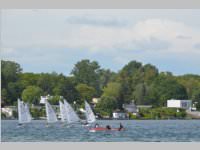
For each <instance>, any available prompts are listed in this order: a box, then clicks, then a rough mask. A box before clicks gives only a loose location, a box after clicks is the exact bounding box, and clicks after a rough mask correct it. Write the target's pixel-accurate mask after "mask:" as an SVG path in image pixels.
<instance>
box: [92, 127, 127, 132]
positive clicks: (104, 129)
mask: <svg viewBox="0 0 200 150" xmlns="http://www.w3.org/2000/svg"><path fill="white" fill-rule="evenodd" d="M124 130H125V129H124V128H122V129H120V128H111V129H108V128H104V127H97V128H90V129H89V131H90V132H96V131H124Z"/></svg>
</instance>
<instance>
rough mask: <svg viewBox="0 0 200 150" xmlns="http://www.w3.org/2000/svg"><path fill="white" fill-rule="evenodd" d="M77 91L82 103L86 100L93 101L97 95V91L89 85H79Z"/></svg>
mask: <svg viewBox="0 0 200 150" xmlns="http://www.w3.org/2000/svg"><path fill="white" fill-rule="evenodd" d="M76 90H77V91H78V92H79V93H80V96H81V99H82V102H83V101H84V100H89V101H91V100H92V97H93V96H94V95H95V94H96V90H95V89H94V88H93V87H91V86H88V85H87V84H78V85H77V86H76Z"/></svg>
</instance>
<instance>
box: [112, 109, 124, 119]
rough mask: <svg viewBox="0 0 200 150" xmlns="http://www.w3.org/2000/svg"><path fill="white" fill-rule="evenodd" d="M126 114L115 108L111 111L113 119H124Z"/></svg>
mask: <svg viewBox="0 0 200 150" xmlns="http://www.w3.org/2000/svg"><path fill="white" fill-rule="evenodd" d="M126 118H127V114H126V113H125V112H122V111H119V110H116V111H114V112H113V119H126Z"/></svg>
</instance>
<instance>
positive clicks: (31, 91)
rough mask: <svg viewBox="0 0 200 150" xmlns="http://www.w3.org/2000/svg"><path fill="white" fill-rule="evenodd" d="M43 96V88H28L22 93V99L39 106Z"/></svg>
mask: <svg viewBox="0 0 200 150" xmlns="http://www.w3.org/2000/svg"><path fill="white" fill-rule="evenodd" d="M42 94H43V91H42V89H41V88H39V87H37V86H28V87H27V88H26V89H25V90H24V91H23V92H22V99H23V101H25V102H28V103H30V104H39V101H40V96H42Z"/></svg>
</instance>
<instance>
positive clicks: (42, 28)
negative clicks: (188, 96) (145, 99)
mask: <svg viewBox="0 0 200 150" xmlns="http://www.w3.org/2000/svg"><path fill="white" fill-rule="evenodd" d="M1 38H2V41H1V44H2V45H1V46H2V49H1V58H2V59H5V60H13V61H16V62H18V63H19V64H20V65H21V67H22V68H23V71H24V72H37V73H38V72H52V71H56V72H58V73H64V74H65V75H69V73H70V72H71V70H72V68H73V66H74V64H75V63H76V62H77V61H80V60H81V59H91V60H96V61H98V62H99V64H100V65H101V67H103V68H109V69H111V70H113V71H118V70H119V69H121V68H122V67H123V66H124V65H125V64H127V63H128V62H129V61H131V60H136V61H140V62H142V63H144V64H146V63H151V64H153V65H155V66H157V67H158V69H159V70H160V71H170V72H172V73H174V74H175V75H182V74H187V73H194V74H200V10H183V9H179V10H178V9H177V10H51V9H50V10H3V11H1Z"/></svg>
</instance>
